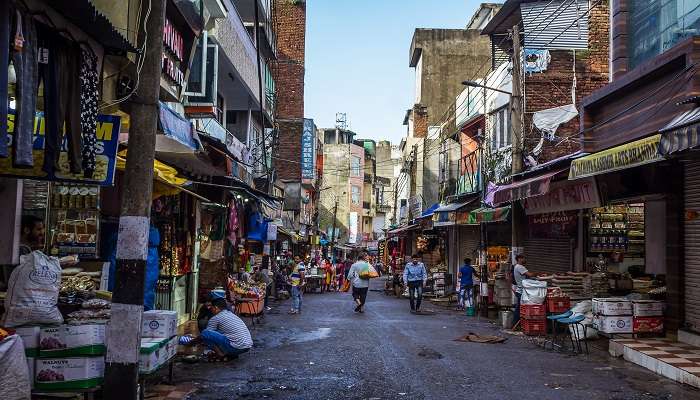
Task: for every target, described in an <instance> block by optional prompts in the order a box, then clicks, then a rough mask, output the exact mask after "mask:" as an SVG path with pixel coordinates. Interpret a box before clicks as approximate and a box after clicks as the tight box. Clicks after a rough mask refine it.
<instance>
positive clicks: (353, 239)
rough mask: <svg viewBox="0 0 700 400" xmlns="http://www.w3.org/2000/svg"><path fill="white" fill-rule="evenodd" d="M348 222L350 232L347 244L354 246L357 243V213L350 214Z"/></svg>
mask: <svg viewBox="0 0 700 400" xmlns="http://www.w3.org/2000/svg"><path fill="white" fill-rule="evenodd" d="M348 222H349V223H348V227H349V228H348V230H349V231H350V232H349V234H348V243H351V244H355V243H357V212H355V211H352V212H350V221H348Z"/></svg>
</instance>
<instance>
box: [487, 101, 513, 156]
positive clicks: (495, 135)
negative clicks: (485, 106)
mask: <svg viewBox="0 0 700 400" xmlns="http://www.w3.org/2000/svg"><path fill="white" fill-rule="evenodd" d="M510 128H511V125H510V110H509V109H508V106H506V107H502V108H500V109H498V110H497V111H495V112H494V113H493V114H492V115H491V148H492V149H494V150H498V149H500V148H502V147H506V146H510V143H511V133H510Z"/></svg>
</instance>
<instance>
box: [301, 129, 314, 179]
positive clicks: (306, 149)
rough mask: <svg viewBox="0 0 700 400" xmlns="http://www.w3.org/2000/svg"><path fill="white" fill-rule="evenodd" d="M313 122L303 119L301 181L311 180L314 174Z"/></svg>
mask: <svg viewBox="0 0 700 400" xmlns="http://www.w3.org/2000/svg"><path fill="white" fill-rule="evenodd" d="M314 137H315V135H314V120H313V119H309V118H304V130H303V132H302V134H301V179H308V180H312V179H314V177H315V174H314V166H315V165H314V164H315V163H314V161H315V160H316V157H315V154H314V150H315V148H316V146H315V144H316V143H315V142H316V141H315V140H314Z"/></svg>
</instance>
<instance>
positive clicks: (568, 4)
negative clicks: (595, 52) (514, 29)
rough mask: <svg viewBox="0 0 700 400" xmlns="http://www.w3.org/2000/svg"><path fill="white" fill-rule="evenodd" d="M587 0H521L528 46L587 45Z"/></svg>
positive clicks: (544, 47) (572, 46)
mask: <svg viewBox="0 0 700 400" xmlns="http://www.w3.org/2000/svg"><path fill="white" fill-rule="evenodd" d="M588 7H589V5H588V0H576V1H571V0H562V1H541V2H534V3H522V4H520V14H521V15H522V19H523V30H524V32H525V45H524V47H525V48H528V49H587V48H588V12H589V8H588Z"/></svg>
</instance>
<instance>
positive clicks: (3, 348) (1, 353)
mask: <svg viewBox="0 0 700 400" xmlns="http://www.w3.org/2000/svg"><path fill="white" fill-rule="evenodd" d="M29 379H30V377H29V368H28V366H27V358H26V356H25V355H24V344H22V338H20V337H19V335H12V336H10V337H8V338H6V339H5V340H3V341H0V382H2V384H0V399H3V400H27V399H30V398H31V386H30V384H29V382H30V380H29ZM31 379H34V377H31Z"/></svg>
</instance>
